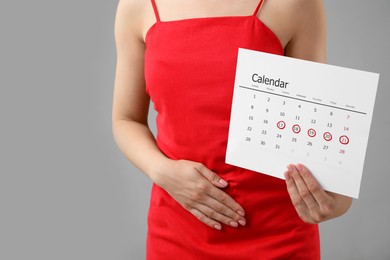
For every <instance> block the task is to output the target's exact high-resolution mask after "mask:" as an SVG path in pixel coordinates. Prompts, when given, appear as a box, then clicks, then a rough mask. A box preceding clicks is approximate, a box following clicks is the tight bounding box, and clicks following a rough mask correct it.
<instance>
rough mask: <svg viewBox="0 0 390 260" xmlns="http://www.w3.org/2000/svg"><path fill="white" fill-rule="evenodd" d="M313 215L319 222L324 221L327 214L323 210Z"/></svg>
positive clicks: (315, 220) (316, 221)
mask: <svg viewBox="0 0 390 260" xmlns="http://www.w3.org/2000/svg"><path fill="white" fill-rule="evenodd" d="M312 215H313V221H314V222H315V223H316V224H318V223H321V222H322V221H324V220H325V215H324V214H322V213H321V212H315V213H313V214H312Z"/></svg>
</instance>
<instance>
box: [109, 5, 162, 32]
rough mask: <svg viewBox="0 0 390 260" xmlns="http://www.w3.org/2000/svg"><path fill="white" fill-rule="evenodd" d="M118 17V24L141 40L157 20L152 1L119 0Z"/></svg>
mask: <svg viewBox="0 0 390 260" xmlns="http://www.w3.org/2000/svg"><path fill="white" fill-rule="evenodd" d="M116 15H117V22H119V23H122V25H123V26H124V27H126V28H127V29H128V30H129V31H131V32H132V33H134V34H136V35H137V36H139V37H140V38H143V35H144V34H145V31H146V30H147V29H148V27H150V24H151V23H153V22H154V19H155V18H154V17H153V8H152V5H151V1H150V0H119V1H118V8H117V14H116Z"/></svg>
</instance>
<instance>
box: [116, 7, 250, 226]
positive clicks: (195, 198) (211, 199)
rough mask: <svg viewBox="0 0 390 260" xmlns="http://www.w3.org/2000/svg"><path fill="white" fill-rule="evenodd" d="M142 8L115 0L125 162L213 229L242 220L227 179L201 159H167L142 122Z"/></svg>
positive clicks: (145, 102) (145, 103)
mask: <svg viewBox="0 0 390 260" xmlns="http://www.w3.org/2000/svg"><path fill="white" fill-rule="evenodd" d="M147 11H148V8H147V5H145V1H139V0H120V2H119V4H118V9H117V15H116V21H115V40H116V47H117V67H116V76H115V87H114V96H113V107H112V127H113V135H114V139H115V141H116V143H117V145H118V147H119V148H120V150H121V151H122V153H123V154H124V155H125V156H126V158H127V159H128V160H129V161H131V162H132V163H133V164H134V165H135V166H136V167H137V168H139V169H140V170H141V171H142V172H144V173H145V174H146V175H147V176H148V177H149V178H150V179H151V180H152V181H153V182H154V183H156V184H157V185H159V186H160V187H162V188H163V189H165V190H166V191H167V192H168V193H169V194H170V195H171V196H172V197H173V198H174V199H175V200H176V201H177V202H178V203H179V204H180V205H182V206H183V207H184V208H185V209H187V210H188V211H189V212H191V213H192V214H193V215H194V216H195V217H197V218H198V219H199V220H200V221H201V222H203V223H205V224H207V225H208V226H210V227H213V228H215V229H221V228H222V226H221V223H223V224H227V225H230V226H233V227H237V226H238V224H239V223H240V224H245V219H244V217H243V215H244V210H243V208H242V207H241V206H240V205H239V204H238V203H236V202H235V201H234V200H233V199H232V198H231V197H230V196H229V195H227V194H226V193H225V192H224V191H222V190H221V188H224V187H226V185H227V183H226V181H224V180H222V179H221V178H219V177H218V176H217V175H216V174H215V173H214V172H212V171H210V170H209V169H207V168H206V167H205V166H204V165H202V164H200V163H196V162H191V161H184V160H180V161H174V160H170V159H169V158H167V157H166V156H165V155H164V154H163V153H162V152H161V151H160V150H159V148H158V147H157V145H156V142H155V138H154V136H153V134H152V133H151V131H150V129H149V127H148V123H147V118H148V108H149V103H150V100H149V96H148V95H147V94H146V92H145V80H144V51H145V44H144V41H143V35H144V33H143V32H144V31H145V27H147V26H146V25H145V24H147V22H145V20H146V19H145V17H146V15H145V14H146V12H147ZM149 11H151V10H149Z"/></svg>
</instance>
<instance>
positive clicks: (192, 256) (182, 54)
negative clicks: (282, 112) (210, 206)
mask: <svg viewBox="0 0 390 260" xmlns="http://www.w3.org/2000/svg"><path fill="white" fill-rule="evenodd" d="M151 2H152V5H153V8H154V12H155V15H156V23H155V24H154V25H153V26H152V27H151V28H150V29H149V31H148V33H147V35H146V50H145V79H146V91H147V93H148V94H149V95H150V97H151V100H152V101H153V103H154V108H155V110H156V111H157V119H156V120H157V122H156V124H157V137H156V139H157V145H158V147H159V148H160V149H161V151H162V152H163V153H164V154H165V155H166V156H167V157H169V158H172V159H186V160H192V161H195V162H200V163H203V164H204V165H206V166H207V167H208V168H209V169H211V170H212V171H214V172H216V173H217V174H218V175H220V176H221V177H222V178H223V179H225V180H227V181H228V182H229V186H228V188H226V189H224V190H225V191H226V192H227V193H228V194H229V195H230V196H231V197H232V198H233V199H235V200H236V201H237V202H238V203H239V204H240V205H242V207H243V208H244V209H245V212H246V216H245V218H246V221H247V224H246V226H244V227H243V226H240V227H238V228H232V227H229V226H225V225H224V226H223V228H222V231H218V230H214V229H212V228H210V227H208V226H206V225H205V224H203V223H201V222H200V221H199V220H198V219H197V218H196V217H194V216H193V215H192V214H191V213H190V212H188V211H187V210H185V209H184V208H183V207H182V206H181V205H180V204H178V203H177V202H176V201H175V200H174V199H173V198H172V197H171V196H170V195H169V194H168V193H167V192H166V191H165V190H163V189H161V188H160V187H158V186H157V185H153V187H152V193H151V201H150V209H149V215H148V235H147V259H149V260H165V259H167V260H175V259H181V260H203V259H204V260H208V259H210V260H211V259H213V260H214V259H224V260H233V259H234V260H236V259H245V260H251V259H256V260H259V259H294V260H296V259H308V260H315V259H319V258H320V246H319V233H318V226H317V225H311V224H306V223H304V222H303V221H302V220H301V219H300V218H299V216H298V214H297V213H296V211H295V209H294V207H293V205H292V203H291V200H290V197H289V195H288V193H287V189H286V184H285V182H284V181H283V180H281V179H278V178H274V177H270V176H267V175H264V174H261V173H256V172H253V171H250V170H246V169H242V168H239V167H235V166H232V165H228V164H226V163H225V153H226V146H227V139H228V130H229V118H230V110H231V103H232V95H233V86H234V77H235V68H236V63H237V54H238V48H246V49H252V50H257V51H263V52H269V53H274V54H279V55H284V50H283V47H282V45H281V43H280V41H279V39H278V38H277V37H276V35H275V34H274V33H273V32H272V31H271V30H270V29H269V28H268V27H267V26H266V25H265V24H264V23H263V22H262V21H261V20H259V18H258V17H257V14H258V12H259V10H260V7H261V4H262V2H263V0H261V1H260V3H259V4H258V6H257V8H256V9H255V11H254V13H253V14H252V15H248V16H225V17H210V18H191V19H183V20H175V21H161V20H160V18H159V13H158V8H157V6H156V4H155V2H154V0H152V1H151ZM227 4H228V3H227ZM259 160H267V158H259ZM150 163H153V162H150Z"/></svg>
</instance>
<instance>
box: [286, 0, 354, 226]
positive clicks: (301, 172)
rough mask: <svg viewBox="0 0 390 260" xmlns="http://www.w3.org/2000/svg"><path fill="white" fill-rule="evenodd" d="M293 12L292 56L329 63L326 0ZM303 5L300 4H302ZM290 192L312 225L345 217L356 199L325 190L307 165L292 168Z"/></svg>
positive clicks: (301, 0) (310, 1)
mask: <svg viewBox="0 0 390 260" xmlns="http://www.w3.org/2000/svg"><path fill="white" fill-rule="evenodd" d="M295 2H296V3H297V4H296V5H294V8H292V10H291V11H293V13H292V15H293V16H294V17H295V22H294V23H292V26H293V30H292V31H293V35H292V38H291V40H290V41H289V42H288V44H287V45H286V48H285V54H286V55H287V56H290V57H295V58H299V59H305V60H311V61H316V62H325V61H326V20H325V12H324V6H323V3H322V0H296V1H295ZM298 4H299V5H298ZM285 177H286V184H287V189H288V192H289V194H290V197H291V200H292V203H293V204H294V207H295V209H296V211H297V212H298V215H299V216H300V217H301V218H302V220H303V221H305V222H308V223H320V222H323V221H325V220H328V219H332V218H335V217H338V216H340V215H342V214H344V213H345V212H346V211H347V210H348V209H349V208H350V206H351V204H352V199H351V198H349V197H346V196H343V195H339V194H336V193H331V192H327V191H324V190H323V189H322V187H321V186H320V185H319V183H318V182H317V181H316V180H315V178H314V177H313V175H312V174H311V173H310V171H309V170H308V169H307V168H306V167H305V166H303V165H300V164H299V165H296V166H294V165H289V166H288V170H287V171H286V173H285Z"/></svg>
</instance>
